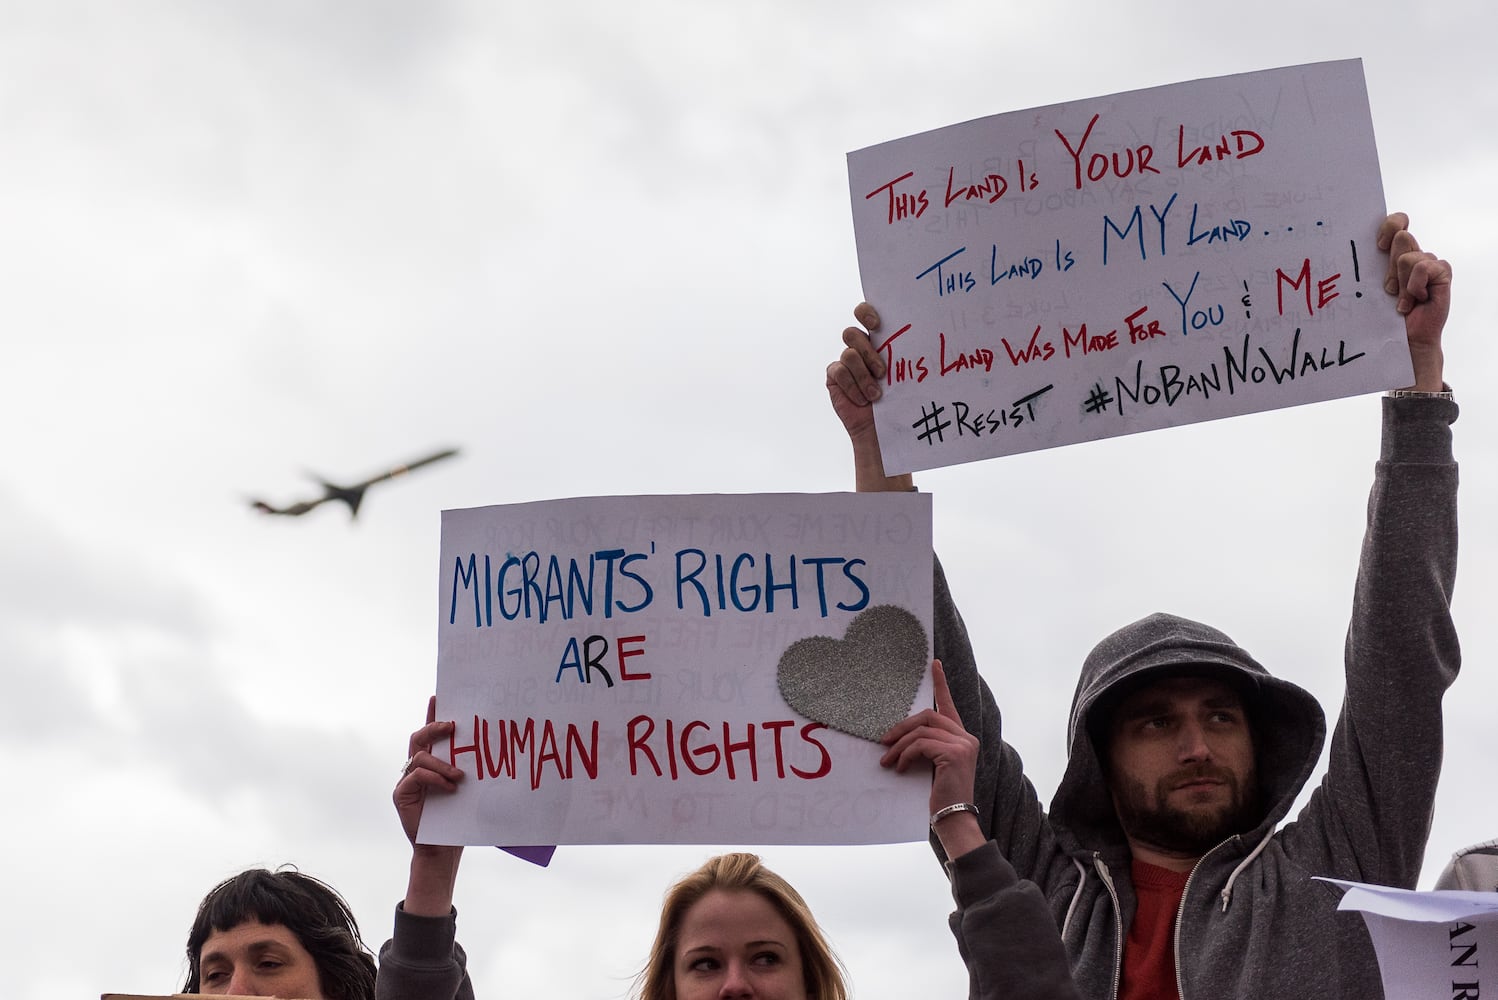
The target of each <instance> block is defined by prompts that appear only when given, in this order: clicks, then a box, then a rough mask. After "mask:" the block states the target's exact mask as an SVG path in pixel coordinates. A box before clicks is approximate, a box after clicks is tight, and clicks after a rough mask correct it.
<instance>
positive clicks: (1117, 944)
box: [1078, 851, 1181, 1000]
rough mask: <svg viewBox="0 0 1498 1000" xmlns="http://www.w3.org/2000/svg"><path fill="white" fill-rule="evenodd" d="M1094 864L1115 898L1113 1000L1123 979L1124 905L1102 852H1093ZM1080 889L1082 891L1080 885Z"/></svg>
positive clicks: (1115, 999) (1177, 960) (1177, 970)
mask: <svg viewBox="0 0 1498 1000" xmlns="http://www.w3.org/2000/svg"><path fill="white" fill-rule="evenodd" d="M1092 866H1093V867H1094V868H1096V869H1097V873H1098V878H1100V879H1102V880H1103V886H1104V887H1105V888H1106V889H1107V890H1108V897H1109V898H1110V899H1112V900H1113V992H1112V993H1110V994H1108V995H1109V996H1110V997H1112V998H1113V1000H1118V984H1119V982H1120V981H1121V980H1122V979H1123V907H1122V906H1120V905H1119V902H1118V890H1117V889H1115V888H1114V887H1113V874H1112V873H1111V872H1109V871H1108V865H1107V864H1106V863H1105V862H1104V861H1103V855H1102V852H1100V851H1093V852H1092ZM1078 891H1079V892H1080V891H1081V888H1080V887H1078ZM1176 962H1177V969H1176V985H1177V987H1178V988H1179V986H1180V977H1181V974H1180V968H1179V963H1180V958H1179V956H1177V958H1176Z"/></svg>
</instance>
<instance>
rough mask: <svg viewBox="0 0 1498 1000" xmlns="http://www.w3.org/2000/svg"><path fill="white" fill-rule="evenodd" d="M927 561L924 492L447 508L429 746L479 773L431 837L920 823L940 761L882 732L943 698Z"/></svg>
mask: <svg viewBox="0 0 1498 1000" xmlns="http://www.w3.org/2000/svg"><path fill="white" fill-rule="evenodd" d="M931 572H932V556H931V501H930V497H929V495H924V494H917V493H899V494H853V493H836V494H763V495H707V496H643V497H596V498H586V499H569V500H552V501H545V502H539V503H528V504H515V505H509V506H497V507H481V508H473V509H468V510H449V511H444V512H443V514H442V555H441V563H440V570H439V573H438V581H437V584H438V643H437V649H438V652H437V704H438V712H439V716H440V717H441V718H443V719H453V720H455V721H456V723H457V728H456V736H455V738H454V739H453V740H451V741H447V742H446V743H443V744H440V745H438V746H437V747H435V748H434V753H436V754H437V755H438V756H439V757H442V758H444V759H447V760H450V761H452V762H453V763H454V764H456V765H458V766H459V767H461V768H463V769H464V771H465V773H466V777H465V779H464V781H463V782H462V784H461V785H460V787H459V790H458V791H457V792H456V793H455V794H454V795H452V796H434V797H432V798H430V799H429V800H428V803H427V806H426V810H425V814H424V816H423V818H422V826H421V831H420V837H421V840H422V841H423V842H425V843H439V844H604V843H609V844H650V843H668V844H700V843H709V844H825V843H837V844H863V843H893V842H902V841H911V840H919V839H922V838H924V837H925V836H926V832H927V831H926V821H927V809H928V800H929V795H930V772H929V770H922V769H918V770H915V771H911V772H908V773H907V774H905V775H896V774H894V773H893V772H891V771H887V770H885V769H883V768H881V767H880V766H879V757H880V754H881V752H882V747H881V746H880V745H879V744H878V743H877V742H875V741H876V740H877V737H878V734H879V733H882V732H883V731H884V730H885V729H887V728H888V726H890V725H892V724H893V723H894V722H897V721H899V720H900V719H902V718H904V717H905V716H906V715H908V714H909V713H910V712H911V711H912V705H913V704H928V705H929V704H930V703H931V678H930V658H931V639H930V633H931ZM793 706H794V707H793ZM860 730H862V731H864V735H863V736H858V735H852V734H853V733H857V732H859V731H860Z"/></svg>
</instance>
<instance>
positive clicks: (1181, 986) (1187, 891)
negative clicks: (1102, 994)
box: [1115, 836, 1238, 1000]
mask: <svg viewBox="0 0 1498 1000" xmlns="http://www.w3.org/2000/svg"><path fill="white" fill-rule="evenodd" d="M1237 839H1238V838H1237V837H1236V836H1233V837H1229V838H1228V839H1227V840H1224V841H1223V842H1222V843H1221V844H1218V845H1217V847H1214V848H1212V850H1211V851H1208V852H1207V853H1206V854H1203V855H1202V856H1201V857H1199V858H1197V859H1196V864H1194V865H1192V866H1191V874H1190V875H1187V876H1186V885H1185V887H1184V888H1182V889H1181V902H1180V904H1179V905H1177V907H1176V926H1175V933H1174V934H1173V935H1172V940H1171V949H1170V950H1171V952H1172V953H1173V956H1172V957H1174V958H1175V966H1176V996H1177V997H1179V998H1180V1000H1186V985H1185V983H1184V982H1183V981H1182V978H1181V918H1182V917H1184V916H1185V915H1186V899H1187V897H1188V896H1190V895H1191V881H1192V879H1194V878H1196V873H1197V872H1199V871H1200V870H1201V867H1202V862H1203V861H1205V860H1207V858H1208V857H1210V856H1211V855H1212V853H1213V852H1214V851H1216V850H1217V848H1218V847H1222V846H1224V845H1225V844H1230V843H1232V842H1233V841H1234V840H1237ZM1222 908H1223V909H1224V910H1226V909H1227V908H1228V906H1227V900H1226V899H1224V900H1223V901H1222ZM1115 996H1116V995H1115Z"/></svg>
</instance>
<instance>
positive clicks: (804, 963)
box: [636, 853, 848, 1000]
mask: <svg viewBox="0 0 1498 1000" xmlns="http://www.w3.org/2000/svg"><path fill="white" fill-rule="evenodd" d="M714 890H723V891H726V892H733V891H748V892H754V893H758V894H759V895H760V896H761V897H763V898H764V899H765V900H766V901H767V902H769V904H770V905H771V906H773V907H775V910H776V912H778V913H779V914H780V916H781V917H783V918H784V919H785V922H786V923H788V924H790V925H791V930H792V931H793V932H794V933H795V935H796V945H797V947H798V948H799V949H800V952H801V969H802V973H803V974H804V975H805V977H806V995H807V997H808V998H809V1000H848V986H847V982H846V975H845V971H844V969H843V965H842V963H841V962H840V961H838V958H837V956H836V955H835V954H833V951H832V947H831V946H830V945H829V944H828V943H827V939H826V938H825V937H823V936H822V929H821V928H820V927H818V926H817V921H816V918H814V917H813V916H812V915H811V909H810V907H808V906H807V905H806V900H804V899H802V898H801V894H800V893H799V892H797V891H796V890H795V889H794V888H792V887H791V884H790V883H789V882H787V881H786V880H785V879H783V878H781V877H780V876H779V875H777V874H775V873H774V872H772V871H771V870H770V869H768V868H766V867H765V866H764V864H763V862H761V861H760V859H759V855H757V854H742V853H736V854H720V855H718V856H717V857H715V858H709V859H708V860H707V861H706V862H705V863H704V864H703V866H702V867H701V868H698V869H697V870H696V871H694V872H692V873H691V874H690V875H687V876H685V877H684V878H682V879H681V880H680V881H678V882H677V883H676V884H675V885H673V886H672V887H671V888H670V889H669V890H667V892H666V898H665V901H664V902H663V903H662V904H661V922H660V926H659V927H658V928H657V929H656V932H655V943H654V944H652V945H651V946H650V958H649V960H648V961H646V963H645V968H644V969H643V970H642V971H641V972H640V975H639V978H638V980H637V981H636V988H637V991H638V996H639V998H640V1000H676V976H675V964H676V946H677V942H678V939H679V938H680V936H681V923H682V920H683V918H684V917H685V916H686V912H687V910H689V909H691V908H692V907H693V906H694V905H696V903H697V901H698V900H700V899H702V897H704V896H706V895H707V894H708V893H709V892H712V891H714Z"/></svg>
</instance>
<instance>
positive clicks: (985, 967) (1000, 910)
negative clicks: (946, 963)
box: [947, 840, 1078, 1000]
mask: <svg viewBox="0 0 1498 1000" xmlns="http://www.w3.org/2000/svg"><path fill="white" fill-rule="evenodd" d="M947 867H948V871H949V872H950V874H951V877H952V898H953V899H954V900H955V901H956V903H957V910H956V912H954V913H953V914H952V916H951V918H950V924H951V927H952V934H953V936H954V937H956V938H957V950H958V951H959V952H961V953H962V960H963V962H965V963H966V964H967V971H968V997H969V1000H1077V998H1078V993H1077V988H1076V986H1075V984H1074V983H1073V982H1072V978H1071V972H1070V971H1069V969H1068V966H1067V959H1066V950H1065V948H1063V947H1062V945H1061V935H1060V933H1059V932H1058V931H1057V930H1056V924H1055V921H1054V920H1052V919H1051V912H1050V910H1049V909H1048V908H1047V906H1046V901H1045V897H1044V896H1042V895H1041V894H1040V889H1039V888H1038V887H1036V885H1035V883H1033V882H1028V881H1022V880H1021V879H1020V878H1019V876H1018V875H1016V874H1015V872H1014V868H1013V867H1011V866H1010V864H1009V863H1008V862H1007V861H1005V860H1004V857H1003V855H1001V854H1000V853H999V848H998V845H997V844H995V843H994V842H993V841H991V840H990V841H989V842H988V843H986V844H984V845H983V846H982V847H980V848H978V849H977V850H974V851H969V852H968V853H967V854H964V855H963V856H962V857H960V858H958V859H957V860H955V861H952V862H950V863H949V864H948V866H947Z"/></svg>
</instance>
